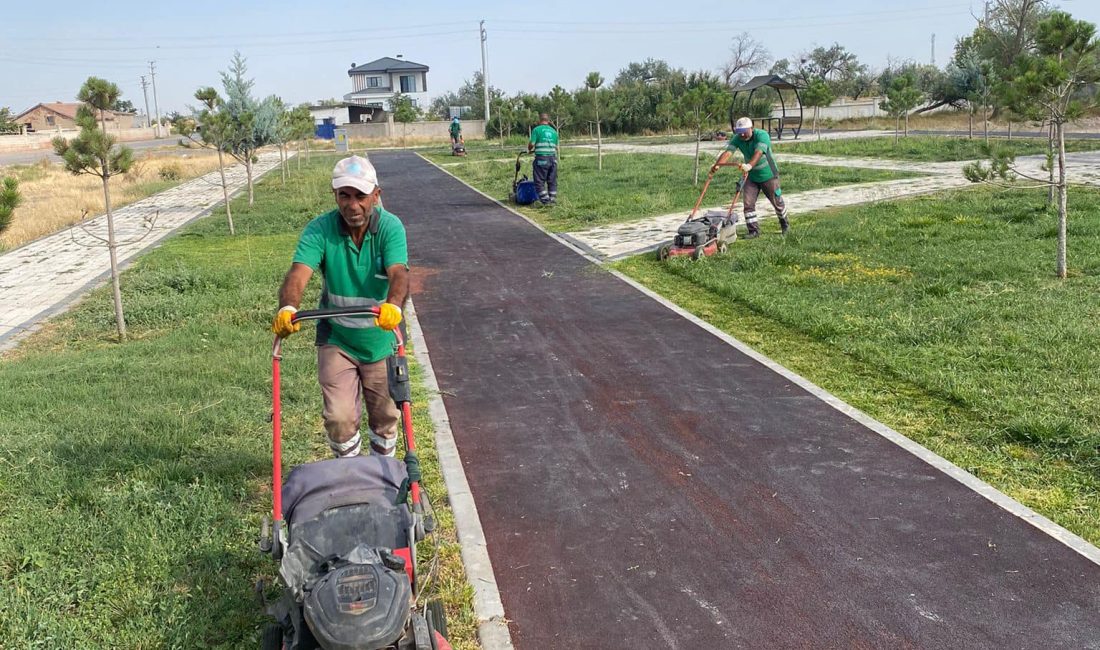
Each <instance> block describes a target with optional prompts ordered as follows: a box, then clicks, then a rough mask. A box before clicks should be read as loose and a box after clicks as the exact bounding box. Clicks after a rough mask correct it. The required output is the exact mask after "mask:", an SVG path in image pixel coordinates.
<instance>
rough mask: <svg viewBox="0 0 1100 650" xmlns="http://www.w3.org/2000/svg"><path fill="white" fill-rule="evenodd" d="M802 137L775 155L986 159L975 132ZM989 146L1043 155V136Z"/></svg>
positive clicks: (1070, 143) (1069, 146)
mask: <svg viewBox="0 0 1100 650" xmlns="http://www.w3.org/2000/svg"><path fill="white" fill-rule="evenodd" d="M804 136H805V137H806V138H807V139H805V140H800V141H797V142H790V141H781V142H782V144H780V145H779V146H777V147H776V157H777V158H779V160H780V161H782V160H783V158H782V156H783V154H784V153H799V154H819V155H822V156H852V157H868V158H888V159H890V160H912V161H914V162H946V161H952V160H978V159H983V158H988V157H989V154H988V152H987V149H986V146H985V139H984V138H983V137H980V134H979V133H978V132H975V137H974V139H968V138H967V137H966V136H953V137H948V136H930V135H911V136H908V137H902V138H900V139H899V141H898V142H897V144H895V143H894V138H893V136H892V135H891V136H890V137H885V136H884V137H875V138H848V139H840V140H812V139H810V137H811V136H808V135H805V134H804ZM989 143H990V146H992V147H995V148H997V149H1007V150H1010V151H1012V152H1013V153H1015V154H1016V155H1017V156H1032V155H1046V150H1047V142H1046V140H1045V139H1042V140H1036V139H1033V138H1013V139H1012V140H1007V139H1003V138H997V139H990V141H989ZM1098 149H1100V139H1079V140H1066V151H1067V152H1072V151H1096V150H1098Z"/></svg>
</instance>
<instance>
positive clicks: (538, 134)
mask: <svg viewBox="0 0 1100 650" xmlns="http://www.w3.org/2000/svg"><path fill="white" fill-rule="evenodd" d="M527 151H528V152H529V153H534V154H535V164H534V165H533V166H532V167H533V171H534V172H535V189H536V190H538V193H539V203H541V204H542V205H554V204H555V203H557V201H558V132H557V131H555V130H554V127H552V126H550V116H549V115H547V114H546V113H540V114H539V125H538V126H536V127H535V128H534V129H533V130H532V131H531V141H530V142H528V143H527Z"/></svg>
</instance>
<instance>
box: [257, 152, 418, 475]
mask: <svg viewBox="0 0 1100 650" xmlns="http://www.w3.org/2000/svg"><path fill="white" fill-rule="evenodd" d="M332 194H333V196H334V197H335V199H336V209H335V210H330V211H328V212H326V213H324V214H322V215H320V216H319V217H316V218H315V219H313V220H312V221H310V222H309V223H308V224H307V225H306V227H305V230H304V231H302V235H301V237H300V238H299V240H298V247H297V249H296V250H295V251H294V258H293V262H292V263H291V265H290V271H288V272H287V274H286V278H285V279H284V280H283V285H282V288H281V289H279V305H280V307H279V311H278V313H277V314H276V315H275V321H274V323H273V324H272V326H271V329H272V331H273V332H275V333H276V334H277V335H279V336H281V337H286V336H290V335H291V334H293V333H294V332H297V331H298V329H299V328H300V327H301V325H300V324H298V323H295V322H293V316H294V314H295V312H297V310H298V305H299V304H300V303H301V300H302V293H303V292H304V291H305V288H306V285H307V284H308V282H309V279H310V278H311V277H312V276H313V273H314V272H315V271H320V272H321V276H322V279H323V281H324V282H323V284H322V287H321V303H320V308H321V309H325V308H333V307H357V306H374V305H378V306H379V308H380V310H381V311H380V312H379V314H378V318H377V319H374V322H371V319H364V318H349V317H338V318H329V319H324V320H321V321H319V322H318V324H317V374H318V379H319V381H320V383H321V396H322V398H323V401H324V410H323V412H322V415H323V417H324V421H325V431H326V432H327V434H328V444H329V447H330V448H331V449H332V451H333V453H335V454H336V456H337V457H342V458H347V457H351V456H356V455H358V454H359V451H360V447H361V443H362V437H361V435H360V433H359V423H360V419H361V408H362V407H361V404H362V403H364V402H365V404H366V408H367V420H368V424H369V425H370V429H369V434H368V436H369V441H370V446H371V449H372V451H373V452H374V453H380V454H385V455H387V456H392V455H393V454H394V451H395V450H396V446H397V421H398V419H399V417H400V412H399V411H398V410H397V406H396V405H395V404H394V402H393V399H392V398H391V397H390V391H389V375H388V372H387V367H386V359H387V357H389V356H390V355H392V354H393V353H394V350H395V345H396V337H395V335H394V333H393V330H394V329H396V328H397V326H398V325H399V324H400V323H401V317H402V313H401V308H402V306H404V304H405V299H406V298H407V297H408V294H409V254H408V244H407V242H406V239H405V226H404V225H402V223H401V220H400V219H398V218H397V217H396V216H395V215H393V214H391V213H390V212H387V211H386V210H385V209H384V208H383V207H382V200H381V197H382V189H381V188H380V187H379V186H378V175H377V173H376V172H375V170H374V166H373V165H371V163H370V161H369V160H367V159H366V158H363V157H360V156H350V157H348V158H344V159H343V160H341V161H340V162H338V163H336V167H335V168H334V169H333V170H332Z"/></svg>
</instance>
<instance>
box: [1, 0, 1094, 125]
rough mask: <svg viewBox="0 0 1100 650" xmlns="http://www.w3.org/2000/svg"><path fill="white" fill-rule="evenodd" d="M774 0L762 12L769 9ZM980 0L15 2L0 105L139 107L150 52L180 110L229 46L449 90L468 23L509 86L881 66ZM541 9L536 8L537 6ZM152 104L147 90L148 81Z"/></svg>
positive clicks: (927, 49)
mask: <svg viewBox="0 0 1100 650" xmlns="http://www.w3.org/2000/svg"><path fill="white" fill-rule="evenodd" d="M1057 4H1058V5H1059V6H1061V7H1062V8H1064V9H1065V10H1067V11H1069V12H1070V13H1072V14H1073V15H1074V16H1075V17H1077V18H1082V19H1085V20H1089V21H1091V22H1093V23H1098V22H1100V1H1097V0H1061V1H1060V2H1058V3H1057ZM780 6H781V7H782V13H781V15H778V16H771V15H769V14H770V10H771V9H772V8H774V7H780ZM982 6H983V5H982V1H981V0H974V1H973V2H971V1H969V0H927V1H926V2H908V1H906V2H902V1H900V0H834V1H833V2H820V1H817V2H810V1H808V0H785V1H784V2H782V3H775V2H766V1H765V2H756V3H753V2H732V1H729V0H726V1H725V2H718V1H711V0H695V1H694V2H688V3H686V4H679V3H677V2H669V1H667V0H634V1H632V2H627V1H624V0H613V1H605V2H594V1H591V0H590V1H588V2H581V1H579V0H568V1H563V2H553V1H547V2H542V3H527V2H517V1H516V0H511V1H507V2H506V1H503V0H493V1H488V2H470V1H467V2H447V3H443V2H435V1H421V2H409V1H401V0H396V1H393V2H384V1H383V2H363V1H360V2H345V1H330V2H319V3H312V4H311V3H308V2H303V1H301V0H298V1H296V2H286V1H284V0H265V1H264V2H254V1H253V2H234V1H232V0H220V1H215V0H192V1H191V2H184V3H176V2H149V1H148V0H144V1H142V2H133V1H130V0H124V1H110V2H96V3H88V2H76V1H74V0H54V2H51V3H49V4H48V5H34V4H33V3H32V4H31V5H23V6H22V8H21V9H20V10H19V11H5V12H4V15H3V19H2V21H0V107H3V106H8V107H10V108H11V109H12V110H13V111H14V112H16V113H18V112H21V111H22V110H24V109H26V108H29V107H30V106H33V105H34V104H36V103H38V102H40V101H72V98H73V95H74V94H75V93H76V90H77V89H78V88H79V87H80V84H81V83H82V82H83V81H84V79H86V78H87V77H88V76H90V75H96V76H100V77H104V78H107V79H109V80H111V81H114V82H115V83H117V84H118V85H119V86H120V87H121V88H122V91H123V97H124V98H127V99H129V100H130V101H132V102H133V103H134V105H135V106H138V107H141V106H142V105H143V103H144V100H143V97H142V91H141V84H140V76H141V75H142V74H145V75H146V77H147V78H148V74H149V66H148V61H150V60H155V61H156V62H157V64H156V85H157V96H158V99H159V104H160V110H161V113H162V114H163V113H167V112H168V111H170V110H173V109H175V110H181V111H183V110H186V107H187V105H188V104H193V103H194V100H193V99H192V95H193V94H194V91H195V90H196V89H197V88H198V87H200V86H205V85H215V86H218V87H219V90H220V81H219V80H220V77H219V75H218V72H219V71H220V70H224V69H226V67H227V65H228V63H229V60H230V58H231V57H232V55H233V51H234V50H235V49H237V50H240V52H241V53H242V54H243V55H244V56H245V57H246V58H247V61H248V66H249V72H250V74H251V76H253V77H254V78H255V80H256V93H257V94H259V95H267V94H272V93H274V94H277V95H279V96H280V97H282V98H283V99H284V100H286V101H288V102H290V103H299V102H304V101H315V100H318V99H321V98H327V97H340V96H341V95H343V94H344V93H347V92H350V91H351V85H350V81H349V79H348V76H347V69H348V66H349V65H350V64H351V63H352V62H355V63H366V62H369V61H372V60H374V59H377V58H379V57H383V56H394V55H397V54H403V55H404V56H405V58H406V59H407V60H411V61H415V62H418V63H423V64H425V65H427V66H429V67H430V68H431V71H430V72H429V73H428V92H429V95H433V96H434V95H435V94H437V93H441V92H444V91H447V90H454V89H457V88H458V86H459V85H461V83H462V81H463V79H468V78H470V77H471V75H472V74H473V72H474V71H475V70H477V69H480V67H481V49H480V41H479V38H478V21H479V20H485V21H486V28H487V30H488V53H489V80H490V83H492V84H493V85H494V86H497V87H500V88H502V89H503V90H505V91H506V92H509V93H512V92H516V91H518V90H528V91H542V92H545V91H546V90H548V89H549V88H551V87H552V86H553V85H554V84H561V85H562V86H564V87H566V88H569V89H573V88H576V87H578V86H580V85H581V84H582V81H583V79H584V76H585V75H586V74H587V73H588V72H590V71H592V70H596V71H599V72H600V73H601V74H603V75H604V77H606V78H608V80H610V79H612V78H614V76H615V75H616V74H617V73H618V71H619V70H620V69H621V68H622V67H624V66H625V65H626V64H628V63H630V62H631V61H641V60H643V59H645V58H646V57H652V58H656V59H664V60H666V61H668V62H669V63H670V64H671V65H672V66H674V67H682V68H686V69H689V70H697V69H707V70H713V71H717V70H718V69H719V68H720V67H721V64H722V62H723V61H724V60H726V59H727V58H728V53H729V46H730V40H731V38H732V37H733V36H734V35H736V34H738V33H740V32H742V31H748V32H750V33H751V34H752V35H753V36H754V37H755V38H756V39H757V40H759V41H761V42H763V43H764V44H765V45H766V47H767V48H768V49H769V50H770V52H771V53H772V55H773V57H775V58H780V57H791V56H793V55H795V54H796V53H798V52H800V51H803V50H807V49H810V48H812V47H813V46H815V45H829V44H831V43H833V42H834V41H835V42H839V43H840V44H841V45H843V46H845V47H846V48H847V49H848V50H849V51H851V52H854V53H856V54H857V55H858V56H859V58H860V60H861V61H862V62H864V63H867V64H870V65H871V66H872V67H874V68H881V67H882V66H884V65H885V64H886V63H887V61H888V60H891V59H894V60H916V61H921V62H927V61H929V59H930V58H931V56H932V48H931V42H932V35H933V34H935V44H936V47H935V60H936V63H937V64H939V65H941V66H942V65H943V64H944V63H946V62H947V61H948V60H949V59H950V57H951V53H952V48H953V46H954V43H955V40H956V39H957V38H958V37H960V36H962V35H965V34H968V33H970V32H971V31H972V30H973V28H974V25H975V21H974V18H973V15H976V14H978V13H980V11H981V7H982ZM535 7H539V8H537V9H536V8H535ZM149 101H150V106H151V105H152V102H153V97H152V91H151V89H150V95H149Z"/></svg>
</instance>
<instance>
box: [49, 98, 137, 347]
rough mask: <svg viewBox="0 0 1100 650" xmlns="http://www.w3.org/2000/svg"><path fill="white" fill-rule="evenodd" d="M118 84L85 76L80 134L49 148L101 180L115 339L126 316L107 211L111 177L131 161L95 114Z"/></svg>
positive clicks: (121, 336) (123, 334) (111, 222)
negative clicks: (101, 126) (116, 329)
mask: <svg viewBox="0 0 1100 650" xmlns="http://www.w3.org/2000/svg"><path fill="white" fill-rule="evenodd" d="M121 94H122V93H121V91H119V89H118V86H116V85H115V84H113V83H110V82H109V81H105V80H103V79H99V78H96V77H88V80H87V81H85V82H84V85H83V86H81V87H80V92H79V93H77V97H79V98H80V100H81V102H83V104H81V106H80V108H79V110H78V111H77V116H76V123H77V125H79V126H80V135H78V136H77V137H75V138H73V139H72V140H65V138H62V137H56V138H54V139H53V149H54V152H56V153H57V155H59V156H61V158H62V160H64V164H65V169H67V170H69V171H70V172H72V173H73V174H74V175H79V174H90V175H92V176H98V177H99V179H100V180H101V181H102V182H103V202H104V205H105V207H106V212H107V250H108V253H109V255H110V258H111V285H112V289H113V295H114V303H115V324H116V326H117V328H118V338H119V340H125V339H126V318H125V317H124V316H123V313H122V290H121V286H120V283H119V269H118V253H117V249H118V243H117V242H116V240H115V221H114V213H113V212H112V211H111V187H110V185H109V181H110V180H111V177H112V176H116V175H118V174H125V173H126V172H127V171H129V170H130V167H131V166H132V165H133V164H134V156H133V151H132V150H130V149H129V148H128V147H121V146H119V147H116V146H115V138H113V137H111V136H110V135H108V134H107V132H106V130H105V129H100V128H97V127H96V119H95V113H96V111H98V112H99V114H100V116H102V115H103V111H105V110H108V109H110V107H111V106H112V105H113V104H114V102H115V101H116V100H118V97H119V95H121Z"/></svg>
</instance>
